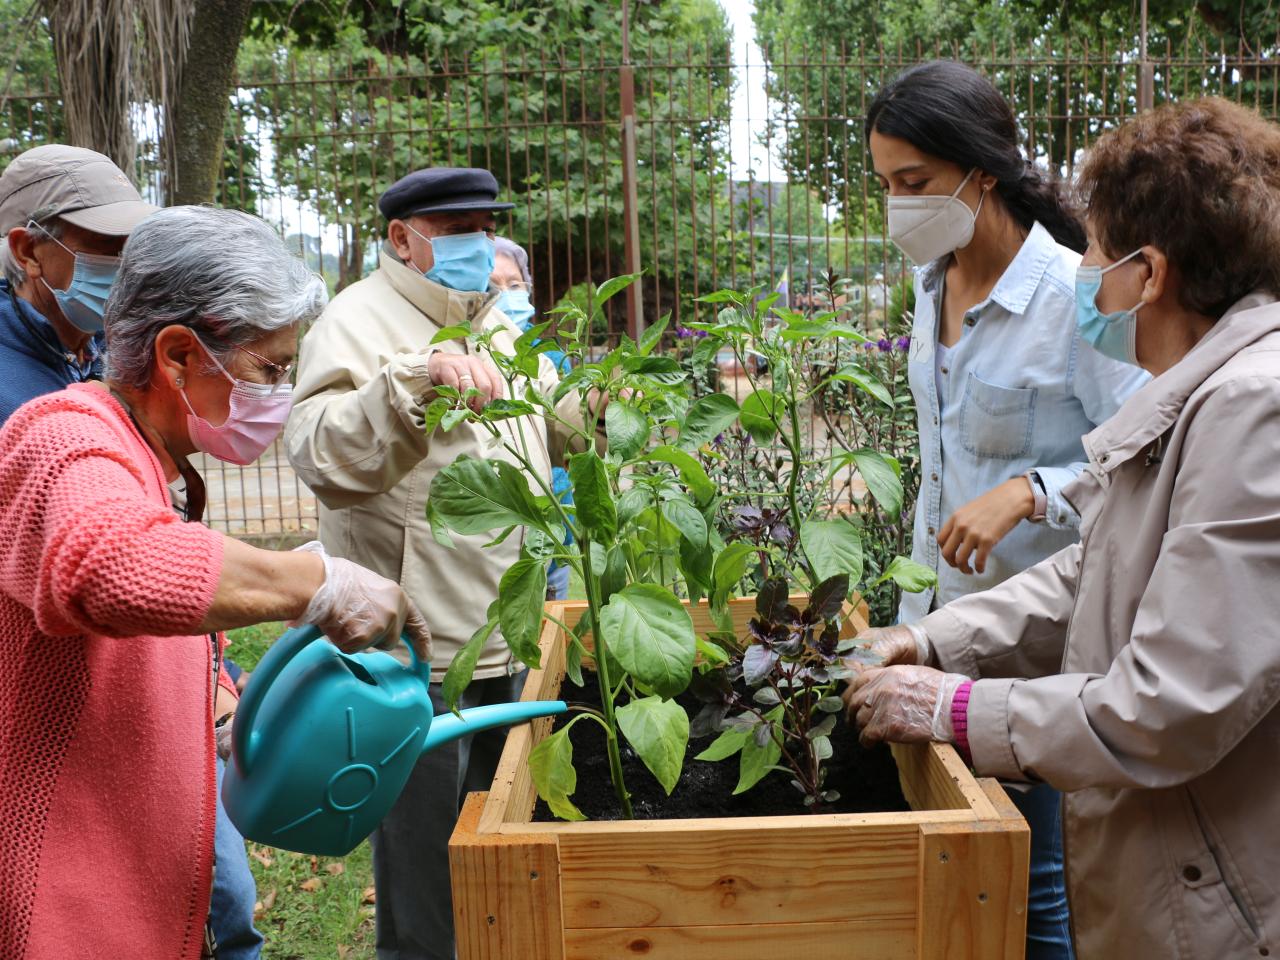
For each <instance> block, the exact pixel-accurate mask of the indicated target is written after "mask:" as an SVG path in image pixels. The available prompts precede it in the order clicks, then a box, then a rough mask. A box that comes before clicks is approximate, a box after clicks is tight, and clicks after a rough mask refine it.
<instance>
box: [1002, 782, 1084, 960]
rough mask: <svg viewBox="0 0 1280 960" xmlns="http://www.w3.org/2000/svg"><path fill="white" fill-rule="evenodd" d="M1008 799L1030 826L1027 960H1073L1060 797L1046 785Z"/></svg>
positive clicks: (1011, 791) (1010, 792)
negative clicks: (1063, 854) (1063, 857)
mask: <svg viewBox="0 0 1280 960" xmlns="http://www.w3.org/2000/svg"><path fill="white" fill-rule="evenodd" d="M1009 798H1010V799H1011V800H1013V803H1014V806H1016V807H1017V808H1018V811H1019V812H1020V813H1021V814H1022V816H1023V817H1024V818H1025V819H1026V821H1027V825H1028V826H1029V827H1030V828H1031V878H1030V879H1031V882H1030V886H1029V889H1028V891H1027V960H1075V952H1074V950H1073V949H1072V946H1071V928H1070V925H1069V923H1068V912H1067V884H1066V877H1065V876H1064V874H1063V869H1062V796H1061V794H1059V793H1058V791H1057V790H1054V789H1053V788H1052V787H1050V786H1048V785H1046V784H1040V785H1039V786H1036V787H1032V788H1031V789H1030V790H1028V791H1026V792H1025V793H1024V792H1022V791H1019V790H1010V791H1009Z"/></svg>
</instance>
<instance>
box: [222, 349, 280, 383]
mask: <svg viewBox="0 0 1280 960" xmlns="http://www.w3.org/2000/svg"><path fill="white" fill-rule="evenodd" d="M236 349H237V350H239V351H241V352H242V353H247V354H248V355H249V356H251V357H253V359H255V360H257V361H258V362H259V363H260V364H262V369H263V373H265V374H266V376H267V382H268V383H270V384H272V385H273V386H277V387H278V386H280V384H282V383H284V382H286V381H287V380H288V379H289V375H290V374H291V373H293V364H292V363H286V364H284V365H283V366H281V365H280V364H278V363H276V362H275V361H274V360H268V359H267V358H266V357H264V356H263V355H262V354H260V353H254V352H253V351H252V350H250V349H249V348H248V347H237V348H236Z"/></svg>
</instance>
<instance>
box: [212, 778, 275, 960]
mask: <svg viewBox="0 0 1280 960" xmlns="http://www.w3.org/2000/svg"><path fill="white" fill-rule="evenodd" d="M223 767H224V764H223V762H222V761H221V760H219V761H218V820H217V826H216V827H215V828H214V833H213V851H214V856H215V857H216V858H217V862H216V864H215V866H214V870H213V896H211V897H210V898H209V925H210V926H211V927H213V935H214V937H215V938H216V939H217V942H218V960H257V958H258V954H259V953H260V952H261V951H262V934H260V933H259V932H258V931H257V930H255V929H254V927H253V904H254V901H255V900H257V898H258V889H257V887H256V886H255V885H254V882H253V873H252V872H250V870H249V855H248V853H247V852H246V851H245V846H244V837H242V836H240V831H239V830H237V829H236V828H235V826H234V825H233V824H232V822H231V820H230V818H228V817H227V811H226V810H224V809H223V808H222V770H223Z"/></svg>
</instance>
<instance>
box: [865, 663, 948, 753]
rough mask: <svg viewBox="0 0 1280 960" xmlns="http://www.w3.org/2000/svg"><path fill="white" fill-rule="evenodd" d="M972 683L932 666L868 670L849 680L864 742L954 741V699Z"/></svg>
mask: <svg viewBox="0 0 1280 960" xmlns="http://www.w3.org/2000/svg"><path fill="white" fill-rule="evenodd" d="M968 679H969V678H968V677H966V676H964V675H963V674H959V673H943V672H942V671H941V670H935V669H933V668H932V667H915V666H897V667H886V668H885V669H883V670H867V671H865V672H864V673H862V674H861V675H860V676H857V677H854V678H853V679H852V680H851V681H849V688H848V689H847V690H846V691H845V693H844V699H845V704H846V706H847V709H848V713H849V719H850V720H851V721H855V722H856V723H857V724H858V729H859V730H860V731H861V733H860V734H859V737H860V739H861V740H862V742H863V743H864V744H867V743H873V742H875V741H877V740H888V741H889V742H891V743H923V742H927V741H929V740H937V741H941V742H943V743H950V742H952V741H953V740H954V739H955V731H954V730H953V728H952V723H951V700H952V698H953V697H954V696H955V692H956V690H957V689H959V687H960V685H961V684H962V683H965V682H967V681H968Z"/></svg>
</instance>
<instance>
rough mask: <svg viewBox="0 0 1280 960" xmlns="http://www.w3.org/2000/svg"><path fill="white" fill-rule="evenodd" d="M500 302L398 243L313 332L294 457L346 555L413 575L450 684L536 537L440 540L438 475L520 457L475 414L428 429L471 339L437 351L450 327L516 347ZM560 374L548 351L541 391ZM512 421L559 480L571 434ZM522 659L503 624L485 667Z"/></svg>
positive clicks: (324, 529) (337, 552)
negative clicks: (525, 544)
mask: <svg viewBox="0 0 1280 960" xmlns="http://www.w3.org/2000/svg"><path fill="white" fill-rule="evenodd" d="M493 300H494V298H493V297H490V296H488V295H486V294H483V293H460V292H458V291H456V290H450V289H448V288H446V287H443V286H440V285H439V284H437V283H433V282H432V281H430V280H427V279H426V278H425V277H423V276H422V275H421V274H420V273H419V272H418V271H417V270H414V269H412V268H410V267H407V266H405V265H404V264H402V263H401V262H400V261H399V260H397V259H396V258H395V257H394V256H392V255H390V254H389V253H387V252H386V251H385V250H384V251H383V252H382V254H381V259H380V265H379V267H378V269H377V270H376V271H374V272H373V273H372V274H371V275H370V276H368V277H366V278H365V279H364V280H361V281H359V282H358V283H354V284H352V285H351V286H349V287H347V288H346V289H345V290H343V291H342V292H341V293H339V294H338V295H337V296H336V297H334V298H333V301H332V302H331V303H330V304H329V306H328V308H327V309H326V310H325V312H324V314H323V315H322V316H321V317H320V319H319V321H317V322H316V324H315V326H313V327H312V328H311V329H310V330H309V331H308V332H307V334H306V336H305V337H304V338H303V340H302V347H301V350H300V352H299V357H298V384H297V389H296V393H295V397H296V401H295V404H294V408H293V413H292V415H291V416H290V417H289V424H288V426H287V427H286V428H285V432H284V439H285V446H286V449H287V451H288V455H289V461H290V462H291V463H292V464H293V467H294V469H295V470H297V471H298V474H299V476H300V477H301V478H302V479H303V480H304V481H305V482H306V484H307V486H309V487H310V488H311V489H312V491H314V492H315V495H316V497H317V498H318V499H319V501H320V541H321V542H322V543H323V544H324V546H325V549H326V550H328V551H329V552H330V553H332V554H333V555H334V556H339V557H346V558H348V559H350V560H353V561H355V562H356V563H360V564H363V565H364V566H367V567H369V568H371V569H373V570H376V571H378V572H379V573H381V574H383V575H384V576H386V577H390V578H391V579H393V580H398V581H399V582H400V584H401V585H402V586H403V587H404V589H405V592H406V593H408V594H409V596H410V597H412V598H413V600H414V601H415V602H416V603H417V604H418V606H419V607H420V608H421V610H422V613H423V615H424V616H425V617H426V619H427V623H428V624H429V625H430V627H431V631H432V634H433V636H434V639H435V659H434V660H433V661H432V668H433V670H432V678H433V679H434V680H437V681H438V680H440V679H442V678H443V677H444V671H445V669H447V668H448V666H449V663H450V662H451V661H452V659H453V657H454V655H455V654H456V653H457V652H458V649H459V648H460V646H461V645H462V644H463V643H465V642H466V641H467V640H468V639H469V638H470V637H471V635H472V634H473V633H474V632H475V630H476V629H477V628H478V627H480V626H481V625H482V624H483V623H484V622H485V619H486V618H485V612H486V611H487V609H488V607H489V604H490V602H492V601H493V599H494V598H495V597H496V596H497V595H498V581H499V578H501V576H502V574H503V573H504V572H505V571H506V569H507V568H508V567H509V566H510V565H511V564H512V563H514V562H515V561H516V560H517V559H518V557H519V553H520V548H521V544H522V538H521V537H520V536H517V535H512V536H511V537H508V538H507V540H506V541H505V542H503V543H502V544H499V545H497V546H493V547H487V548H486V547H485V546H484V544H486V543H488V542H489V541H490V540H491V539H492V538H491V537H489V536H460V535H457V534H453V535H452V536H453V541H454V543H455V545H456V549H452V550H450V549H448V548H446V547H442V546H440V545H439V544H438V543H436V541H435V539H434V538H433V537H432V535H431V529H430V527H429V525H428V524H427V519H426V504H427V492H428V489H429V487H430V484H431V480H432V478H433V477H434V476H435V475H436V473H437V472H438V471H439V470H441V469H443V468H444V467H447V466H448V465H449V464H451V463H453V461H454V460H455V459H456V458H457V457H458V456H460V455H462V454H467V455H470V456H473V457H484V458H489V459H495V458H500V459H504V460H508V461H512V462H513V461H514V458H512V457H511V456H509V455H508V454H507V453H506V452H505V451H504V450H503V449H502V448H501V447H500V446H499V447H494V446H492V445H491V444H490V442H489V441H490V439H491V438H490V436H489V434H488V433H487V432H485V431H483V430H482V429H480V428H479V427H476V426H473V425H471V424H465V423H464V424H460V425H459V426H457V427H455V428H454V429H453V430H452V431H450V432H448V433H446V432H444V431H441V430H437V431H436V432H434V433H432V434H431V435H430V436H428V435H427V433H426V430H425V429H424V426H423V415H424V408H425V406H426V404H427V403H429V402H430V401H431V400H432V399H433V398H434V393H433V391H432V389H431V382H430V380H429V378H428V376H427V360H428V357H429V356H430V355H431V354H432V353H433V352H435V351H446V352H456V353H461V352H464V351H467V350H468V349H470V348H469V345H468V344H467V342H466V341H464V340H450V341H447V342H444V343H441V344H439V345H437V346H436V347H429V346H428V344H430V342H431V338H432V336H433V335H434V334H435V332H436V331H437V330H439V329H440V328H441V327H445V326H453V325H455V324H459V323H463V322H471V323H472V325H473V327H476V328H477V329H478V328H480V327H483V329H489V328H491V327H493V326H500V327H502V328H503V330H502V331H501V332H500V333H498V334H497V335H496V336H495V337H494V340H493V343H494V345H495V347H497V348H498V349H501V350H506V351H508V352H509V351H510V350H511V348H512V344H513V343H514V342H515V338H516V337H517V336H519V330H518V329H517V328H516V327H515V325H514V324H512V323H511V321H510V320H508V319H507V317H506V316H505V315H504V314H503V313H502V312H500V311H499V310H497V309H496V308H494V307H493V305H492V304H493ZM477 317H479V318H481V322H480V324H476V323H475V320H476V318H477ZM558 383H559V378H558V377H557V375H556V372H555V367H554V366H553V365H552V363H551V361H549V360H548V359H547V358H546V357H543V358H541V364H540V373H539V377H538V384H537V386H538V389H539V390H541V391H542V392H543V393H545V394H550V393H551V392H553V391H554V390H555V388H556V386H557V385H558ZM575 411H576V397H572V396H571V397H570V398H568V399H567V400H566V401H565V406H564V409H563V410H562V411H561V412H562V413H563V414H564V415H565V416H566V417H567V418H569V419H573V414H574V412H575ZM578 419H579V420H580V418H578ZM502 429H503V430H504V431H505V432H507V433H508V434H509V435H511V436H512V437H513V438H514V437H515V435H516V431H517V430H521V429H522V430H523V431H524V433H525V436H526V438H527V442H528V446H529V451H530V453H531V454H532V456H533V459H534V460H535V461H536V462H537V466H538V469H539V470H541V471H542V476H543V477H549V476H550V473H551V464H552V459H551V457H552V454H553V453H554V454H555V455H556V457H557V458H559V457H560V451H562V450H563V447H564V443H563V438H560V437H548V431H547V425H546V422H545V421H544V420H543V419H542V418H534V417H525V418H521V419H520V420H511V421H506V422H504V423H503V424H502ZM556 462H559V459H557V460H556ZM518 668H519V665H518V663H513V662H512V660H511V656H510V653H509V651H508V649H507V645H506V642H505V641H504V640H503V638H502V635H501V631H500V630H498V631H494V634H493V636H492V637H491V638H490V639H489V642H488V645H487V646H486V647H485V649H484V652H483V654H482V655H481V657H480V661H479V663H478V665H477V669H476V673H475V676H476V677H477V678H483V677H492V676H498V675H501V674H503V673H506V672H508V671H509V670H514V669H518Z"/></svg>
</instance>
